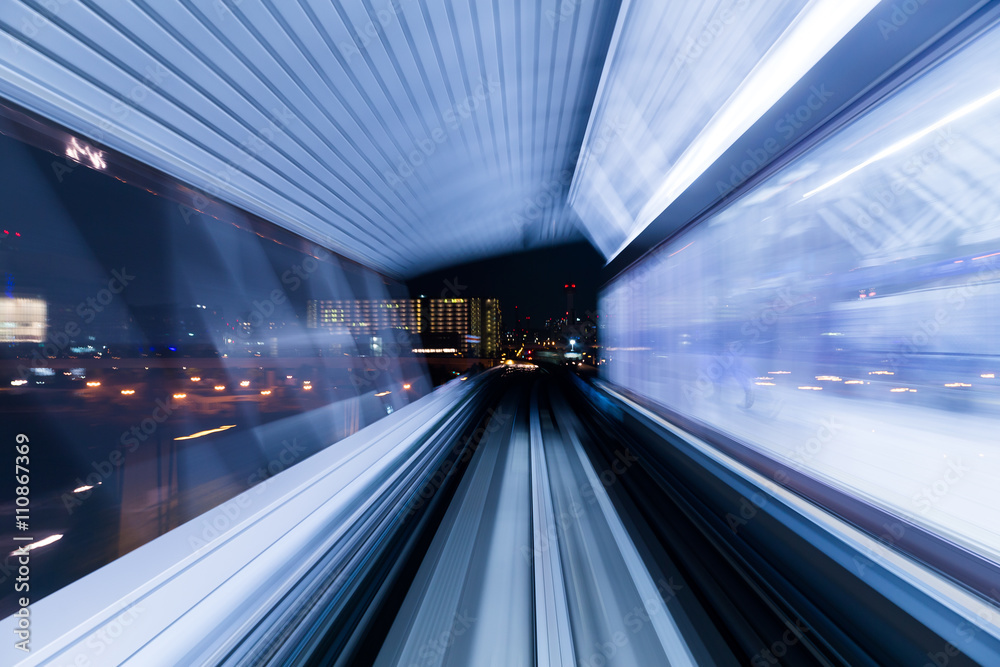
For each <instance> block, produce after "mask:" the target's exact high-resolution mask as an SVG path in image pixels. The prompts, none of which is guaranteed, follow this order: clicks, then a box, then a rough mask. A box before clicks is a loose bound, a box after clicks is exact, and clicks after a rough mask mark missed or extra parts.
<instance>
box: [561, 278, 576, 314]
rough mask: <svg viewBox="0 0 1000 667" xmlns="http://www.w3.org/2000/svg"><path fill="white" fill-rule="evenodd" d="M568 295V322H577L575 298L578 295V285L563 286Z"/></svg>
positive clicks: (568, 284)
mask: <svg viewBox="0 0 1000 667" xmlns="http://www.w3.org/2000/svg"><path fill="white" fill-rule="evenodd" d="M563 291H564V292H565V293H566V321H567V322H570V323H572V322H576V308H575V306H574V304H573V296H574V295H575V294H576V283H566V284H565V285H563Z"/></svg>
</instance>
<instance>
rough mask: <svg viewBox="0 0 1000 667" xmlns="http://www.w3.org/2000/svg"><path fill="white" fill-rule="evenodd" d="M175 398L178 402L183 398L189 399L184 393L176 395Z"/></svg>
mask: <svg viewBox="0 0 1000 667" xmlns="http://www.w3.org/2000/svg"><path fill="white" fill-rule="evenodd" d="M174 398H176V399H177V400H180V399H182V398H187V394H184V393H180V394H174Z"/></svg>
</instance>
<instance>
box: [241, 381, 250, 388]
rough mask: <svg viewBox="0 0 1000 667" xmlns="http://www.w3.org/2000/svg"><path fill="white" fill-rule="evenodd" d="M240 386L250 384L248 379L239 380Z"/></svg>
mask: <svg viewBox="0 0 1000 667" xmlns="http://www.w3.org/2000/svg"><path fill="white" fill-rule="evenodd" d="M240 386H241V387H249V386H250V380H240Z"/></svg>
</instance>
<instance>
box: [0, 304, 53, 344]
mask: <svg viewBox="0 0 1000 667" xmlns="http://www.w3.org/2000/svg"><path fill="white" fill-rule="evenodd" d="M47 326H48V304H47V303H46V301H45V299H42V298H38V297H28V296H11V297H5V298H2V299H0V343H42V342H44V341H45V332H46V328H47Z"/></svg>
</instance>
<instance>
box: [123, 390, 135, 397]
mask: <svg viewBox="0 0 1000 667" xmlns="http://www.w3.org/2000/svg"><path fill="white" fill-rule="evenodd" d="M134 393H135V389H122V396H131V395H132V394H134Z"/></svg>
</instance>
